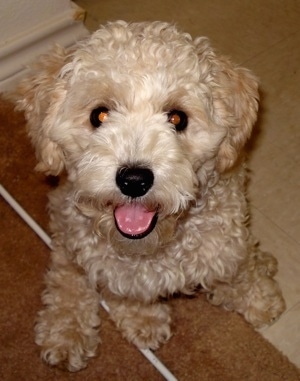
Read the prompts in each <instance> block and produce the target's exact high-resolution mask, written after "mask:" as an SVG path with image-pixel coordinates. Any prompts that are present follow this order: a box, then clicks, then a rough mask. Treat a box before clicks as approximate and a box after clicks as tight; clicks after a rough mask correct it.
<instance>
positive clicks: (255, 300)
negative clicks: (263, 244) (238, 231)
mask: <svg viewBox="0 0 300 381" xmlns="http://www.w3.org/2000/svg"><path fill="white" fill-rule="evenodd" d="M276 272H277V261H276V259H275V258H274V257H273V256H272V255H270V254H267V253H263V252H261V251H259V250H258V249H257V248H253V249H252V251H251V254H250V255H249V257H248V258H247V261H245V263H243V264H242V265H241V266H240V269H239V271H238V272H237V274H236V276H235V277H234V278H233V280H232V282H231V283H230V284H229V283H221V282H220V283H216V284H215V285H214V288H213V291H212V292H211V293H210V294H209V296H208V299H209V301H210V302H211V303H212V304H214V305H223V306H224V307H225V308H226V309H228V310H235V311H237V312H238V313H241V314H242V315H244V317H245V319H246V320H247V321H248V322H250V323H251V324H252V325H253V326H254V327H256V328H260V327H263V326H264V325H268V324H271V323H273V322H275V321H276V320H277V319H278V317H279V316H280V315H281V314H282V312H283V311H284V309H285V302H284V299H283V297H282V293H281V291H280V288H279V286H278V284H277V282H276V281H275V280H274V279H273V277H274V275H275V274H276Z"/></svg>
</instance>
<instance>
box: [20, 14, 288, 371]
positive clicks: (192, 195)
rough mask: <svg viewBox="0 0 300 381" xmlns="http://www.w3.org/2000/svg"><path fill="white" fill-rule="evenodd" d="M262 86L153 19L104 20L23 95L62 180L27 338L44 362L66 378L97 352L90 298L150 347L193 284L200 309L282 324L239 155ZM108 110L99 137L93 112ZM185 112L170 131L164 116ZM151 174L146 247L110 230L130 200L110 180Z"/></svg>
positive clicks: (162, 337) (271, 262) (40, 150)
mask: <svg viewBox="0 0 300 381" xmlns="http://www.w3.org/2000/svg"><path fill="white" fill-rule="evenodd" d="M257 88H258V84H257V80H256V78H255V77H254V76H253V75H252V74H251V73H250V72H249V71H248V70H246V69H243V68H240V67H237V66H235V65H233V64H232V63H231V62H230V61H229V60H228V59H227V58H225V57H222V56H219V55H218V54H216V52H215V51H214V50H213V49H212V47H211V46H210V43H209V41H208V39H207V38H204V37H200V38H196V39H195V40H193V39H192V38H191V36H190V35H189V34H184V33H181V32H179V31H178V30H177V29H176V28H175V27H174V26H173V25H169V24H167V23H162V22H154V23H134V24H127V23H125V22H122V21H119V22H114V23H108V24H107V25H105V26H102V27H101V28H100V29H99V30H98V31H96V32H95V33H94V34H93V35H91V36H90V37H89V38H88V39H86V40H85V41H83V42H81V43H79V44H78V45H77V46H76V47H75V48H74V49H73V50H72V51H71V52H65V51H64V50H63V49H62V48H60V47H56V48H55V49H54V50H53V51H52V52H50V53H49V54H48V55H46V56H43V57H41V59H40V60H39V62H38V63H37V64H36V65H35V66H34V67H33V73H32V74H31V75H30V76H29V77H28V78H26V79H25V80H24V81H23V83H22V84H21V85H20V88H19V94H20V99H19V101H18V108H19V109H22V110H24V111H25V115H26V118H27V120H28V130H29V135H30V137H31V139H32V142H33V145H34V146H35V149H36V155H37V159H38V165H37V169H38V170H39V171H43V172H45V173H46V174H53V175H58V174H59V173H61V172H62V171H63V169H65V170H66V172H67V174H68V180H67V182H66V183H65V184H64V185H61V186H60V187H59V188H58V189H57V190H56V191H54V192H53V193H51V194H50V206H49V208H50V216H51V230H52V234H53V246H54V249H53V253H52V263H51V266H50V269H49V271H48V273H47V275H46V290H45V292H44V294H43V297H42V299H43V303H44V304H45V309H44V310H42V311H41V312H40V313H39V315H38V319H37V324H36V329H35V330H36V342H37V344H39V345H40V346H41V347H42V356H43V358H44V360H45V361H47V362H48V363H49V364H51V365H59V366H66V367H67V368H68V369H69V370H71V371H76V370H79V369H81V368H83V367H85V366H86V361H87V359H88V358H89V357H92V356H94V355H95V353H96V348H97V345H98V342H99V338H98V326H99V317H98V308H99V307H98V306H99V298H100V296H101V297H104V298H105V300H106V302H107V304H108V305H109V307H110V310H111V317H112V319H113V320H114V321H115V322H116V325H117V326H118V327H119V328H120V330H121V331H122V332H123V335H124V336H125V337H126V338H127V339H128V340H129V341H131V342H134V343H135V344H136V345H138V346H139V347H141V348H145V347H150V348H153V349H156V348H158V347H159V345H160V344H161V343H163V342H165V341H167V340H168V339H169V338H170V336H171V329H170V322H171V319H170V311H169V307H168V306H167V305H166V300H165V299H162V298H167V297H169V296H171V295H172V294H174V293H177V292H181V293H186V294H189V293H193V292H194V291H195V289H196V287H197V286H199V285H201V286H202V288H203V290H204V291H205V292H207V295H208V300H209V301H210V302H211V303H213V304H215V305H222V306H224V307H225V308H227V309H229V310H234V311H237V312H238V313H240V314H243V315H244V316H245V318H246V320H248V321H249V322H250V323H252V324H253V325H254V326H255V327H260V326H262V325H264V324H269V323H270V322H272V321H274V319H277V318H278V316H279V315H280V314H281V313H282V311H283V310H284V301H283V298H282V295H281V292H280V290H279V288H278V285H277V284H276V282H275V281H274V279H273V276H274V274H275V273H276V271H277V264H276V261H275V259H274V258H273V257H272V256H271V255H269V254H265V253H262V252H261V251H260V250H259V248H258V246H257V245H256V244H255V242H254V240H253V239H252V238H251V235H250V233H249V230H248V226H247V216H248V212H247V203H246V199H245V186H244V184H245V178H246V169H245V165H244V163H243V153H242V151H243V147H244V145H245V142H246V140H247V139H248V138H249V136H250V134H251V130H252V126H253V124H254V122H255V120H256V114H257V109H258V90H257ZM99 106H105V107H106V108H107V109H108V110H109V114H108V117H107V118H106V120H105V121H104V122H103V125H102V126H101V127H100V128H98V129H95V128H93V126H92V125H91V122H90V113H91V111H92V110H93V109H95V108H96V107H99ZM174 109H175V110H182V111H184V112H185V113H186V114H187V117H188V126H187V128H186V129H185V130H184V131H182V132H176V131H175V129H174V128H173V126H172V125H171V123H170V121H169V120H168V113H169V112H170V110H174ZM128 166H135V167H147V168H150V169H151V171H152V172H153V174H154V183H153V186H152V187H151V188H150V190H149V191H148V192H147V193H146V194H144V195H142V196H141V197H139V198H138V202H139V203H141V204H142V205H143V207H144V208H146V209H147V210H156V211H157V214H158V219H157V223H156V226H155V228H154V229H153V231H152V232H151V233H150V234H148V235H147V236H146V237H144V238H141V239H130V238H128V237H124V236H123V235H122V234H121V233H120V232H119V230H118V229H117V228H116V223H115V218H114V210H115V208H116V207H118V205H122V204H126V203H131V202H137V201H136V199H135V200H131V199H130V197H129V196H128V195H124V194H123V193H122V192H121V191H120V189H119V187H118V186H117V184H116V173H117V171H118V169H119V168H120V167H128Z"/></svg>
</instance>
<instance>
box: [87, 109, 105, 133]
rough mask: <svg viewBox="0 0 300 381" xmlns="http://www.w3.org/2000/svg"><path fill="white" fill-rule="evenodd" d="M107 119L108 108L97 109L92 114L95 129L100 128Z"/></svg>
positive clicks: (91, 119)
mask: <svg viewBox="0 0 300 381" xmlns="http://www.w3.org/2000/svg"><path fill="white" fill-rule="evenodd" d="M107 117H108V109H107V108H106V107H97V108H95V109H94V110H93V111H92V112H91V115H90V121H91V123H92V125H93V126H94V127H96V128H98V127H100V126H101V124H102V123H103V122H104V121H105V119H106V118H107Z"/></svg>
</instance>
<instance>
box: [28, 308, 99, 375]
mask: <svg viewBox="0 0 300 381" xmlns="http://www.w3.org/2000/svg"><path fill="white" fill-rule="evenodd" d="M55 315H57V314H55ZM35 333H36V337H35V342H36V344H38V345H39V346H41V357H42V358H43V360H44V361H45V362H46V363H48V364H49V365H52V366H57V367H59V368H63V369H68V370H69V371H71V372H76V371H78V370H80V369H83V368H85V367H86V365H87V360H88V359H89V358H90V357H94V356H95V354H96V350H97V346H98V344H99V341H100V339H99V337H98V331H97V329H96V327H95V328H93V327H90V326H84V325H83V324H82V322H81V323H79V321H77V319H74V317H71V316H70V315H69V316H67V315H65V316H64V318H62V316H54V314H51V313H48V312H47V311H42V312H41V313H40V315H39V318H38V322H37V324H36V326H35Z"/></svg>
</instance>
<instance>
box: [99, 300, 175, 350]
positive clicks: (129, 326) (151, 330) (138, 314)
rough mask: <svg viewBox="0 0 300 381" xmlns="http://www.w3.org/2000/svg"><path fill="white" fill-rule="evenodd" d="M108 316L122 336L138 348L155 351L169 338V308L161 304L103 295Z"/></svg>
mask: <svg viewBox="0 0 300 381" xmlns="http://www.w3.org/2000/svg"><path fill="white" fill-rule="evenodd" d="M105 300H106V302H108V305H109V308H110V315H111V318H112V320H113V321H114V322H115V323H116V325H117V327H118V328H119V329H120V330H121V332H122V334H123V336H124V337H125V338H126V339H127V340H128V341H129V342H132V343H134V344H135V345H136V346H137V347H138V348H140V349H145V348H150V349H153V350H155V349H157V348H159V346H160V344H163V343H165V342H166V341H168V340H169V338H170V337H171V328H170V323H171V317H170V308H169V307H168V306H167V305H165V304H163V303H152V304H144V303H142V302H138V301H134V300H128V299H121V298H120V299H119V298H116V297H114V296H111V297H109V296H107V295H105Z"/></svg>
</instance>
